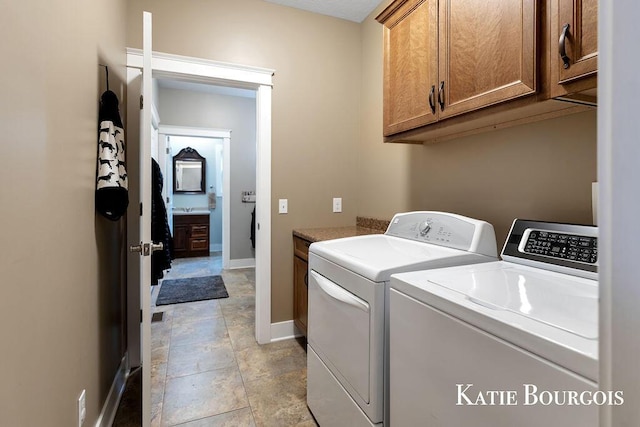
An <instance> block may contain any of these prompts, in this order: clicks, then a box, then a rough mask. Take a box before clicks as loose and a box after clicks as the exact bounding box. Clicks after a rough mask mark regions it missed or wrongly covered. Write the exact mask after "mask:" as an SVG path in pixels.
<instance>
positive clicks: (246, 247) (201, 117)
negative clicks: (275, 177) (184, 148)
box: [158, 88, 256, 260]
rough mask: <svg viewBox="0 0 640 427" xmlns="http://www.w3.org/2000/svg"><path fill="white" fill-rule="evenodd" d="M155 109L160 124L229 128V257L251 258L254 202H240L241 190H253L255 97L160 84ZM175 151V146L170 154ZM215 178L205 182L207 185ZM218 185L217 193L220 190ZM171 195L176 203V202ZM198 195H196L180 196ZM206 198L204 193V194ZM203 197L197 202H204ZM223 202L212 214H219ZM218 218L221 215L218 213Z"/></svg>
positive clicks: (254, 176) (226, 200) (252, 254)
mask: <svg viewBox="0 0 640 427" xmlns="http://www.w3.org/2000/svg"><path fill="white" fill-rule="evenodd" d="M158 95H159V96H158V113H159V115H160V123H161V124H163V125H175V126H194V127H200V128H202V127H204V128H214V129H228V130H231V153H230V154H231V155H230V161H231V170H230V174H231V179H230V185H231V194H225V195H224V199H225V203H226V202H230V203H231V205H230V206H231V218H230V227H231V236H230V237H231V239H230V241H229V245H230V253H229V257H230V259H231V260H244V259H247V258H254V252H255V251H254V249H253V248H252V247H251V240H250V236H251V212H252V211H253V208H254V207H255V205H254V204H253V203H242V192H243V191H256V100H255V98H244V97H238V96H227V95H220V94H215V93H198V92H192V91H185V90H178V89H169V88H160V90H159V94H158ZM176 154H178V151H177V150H176V149H174V150H173V155H176ZM209 161H210V160H209V159H207V165H208V164H209ZM210 185H215V182H212V181H208V182H207V191H209V188H208V187H209V186H210ZM221 190H222V189H219V191H218V194H220V191H221ZM178 197H180V196H179V195H175V196H174V203H176V205H175V206H176V207H178V206H179V205H178V204H177V203H178V200H177V198H178ZM182 197H191V198H194V197H198V196H182ZM204 199H205V200H206V197H204ZM206 205H207V202H206V201H204V202H202V203H200V205H198V206H206ZM221 210H222V206H220V207H219V208H218V210H217V211H216V212H211V215H212V216H213V215H215V214H220V211H221ZM220 218H221V217H220Z"/></svg>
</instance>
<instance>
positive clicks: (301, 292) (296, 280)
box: [293, 236, 311, 337]
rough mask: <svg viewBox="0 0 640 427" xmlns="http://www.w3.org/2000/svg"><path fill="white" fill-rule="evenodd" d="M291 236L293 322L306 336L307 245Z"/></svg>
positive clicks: (306, 242) (304, 241) (302, 240)
mask: <svg viewBox="0 0 640 427" xmlns="http://www.w3.org/2000/svg"><path fill="white" fill-rule="evenodd" d="M310 244H311V242H309V241H307V240H304V239H301V238H299V237H296V236H294V237H293V248H294V251H293V323H294V324H295V325H296V326H297V327H298V329H300V331H301V332H302V333H303V334H304V336H305V337H306V336H307V317H308V316H307V313H308V310H307V297H308V287H309V264H308V261H309V245H310Z"/></svg>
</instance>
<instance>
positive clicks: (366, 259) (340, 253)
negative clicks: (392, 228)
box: [309, 234, 492, 282]
mask: <svg viewBox="0 0 640 427" xmlns="http://www.w3.org/2000/svg"><path fill="white" fill-rule="evenodd" d="M309 252H310V254H316V255H319V256H321V257H323V258H325V259H327V260H329V261H332V262H333V263H335V264H338V265H340V266H342V267H344V268H346V269H348V270H351V271H354V272H355V273H357V274H360V275H361V276H364V277H366V278H367V279H369V280H372V281H374V282H383V281H387V280H389V277H390V276H391V274H393V273H399V272H403V271H410V270H415V269H430V268H438V267H447V266H452V265H460V264H466V263H476V262H485V261H491V260H492V258H490V257H487V256H484V255H478V254H474V253H470V252H467V251H463V250H459V249H452V248H447V247H444V246H438V245H432V244H429V243H423V242H416V241H413V240H408V239H403V238H399V237H395V236H388V235H385V234H374V235H366V236H356V237H347V238H343V239H335V240H327V241H323V242H317V243H313V244H312V245H311V246H310V247H309Z"/></svg>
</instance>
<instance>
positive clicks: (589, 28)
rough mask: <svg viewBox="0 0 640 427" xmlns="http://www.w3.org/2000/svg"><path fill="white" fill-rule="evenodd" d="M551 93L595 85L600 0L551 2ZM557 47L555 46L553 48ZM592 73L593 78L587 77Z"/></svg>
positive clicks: (578, 89)
mask: <svg viewBox="0 0 640 427" xmlns="http://www.w3.org/2000/svg"><path fill="white" fill-rule="evenodd" d="M551 43H552V50H551V81H552V82H553V83H555V86H554V87H552V88H551V95H552V96H562V95H565V94H567V93H572V92H576V91H583V90H585V89H591V88H595V87H596V73H597V71H598V1H597V0H553V1H552V5H551ZM554 48H555V49H554ZM588 77H590V79H585V78H588Z"/></svg>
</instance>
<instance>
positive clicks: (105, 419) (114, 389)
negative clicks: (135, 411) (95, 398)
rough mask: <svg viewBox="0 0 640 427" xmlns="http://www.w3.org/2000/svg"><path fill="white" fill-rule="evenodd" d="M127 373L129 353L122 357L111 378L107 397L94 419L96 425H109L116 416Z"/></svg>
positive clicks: (98, 426)
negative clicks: (111, 381)
mask: <svg viewBox="0 0 640 427" xmlns="http://www.w3.org/2000/svg"><path fill="white" fill-rule="evenodd" d="M128 374H129V355H128V354H127V353H125V355H124V357H123V358H122V360H121V361H120V366H119V367H118V371H117V372H116V376H115V377H114V378H113V383H112V384H111V389H110V390H109V394H108V395H107V399H106V400H105V402H104V405H103V406H102V411H101V412H100V416H99V417H98V420H97V421H96V427H111V425H112V424H113V421H114V419H115V418H116V412H117V411H118V404H120V398H121V397H122V393H123V392H124V387H125V385H126V383H127V376H128Z"/></svg>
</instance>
